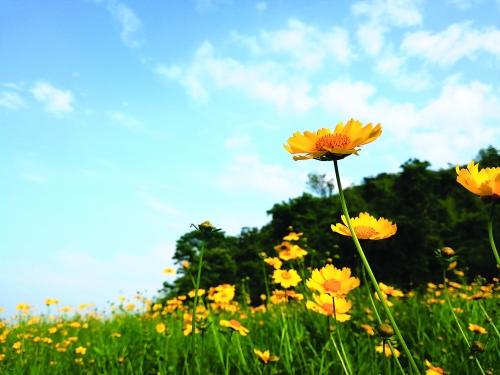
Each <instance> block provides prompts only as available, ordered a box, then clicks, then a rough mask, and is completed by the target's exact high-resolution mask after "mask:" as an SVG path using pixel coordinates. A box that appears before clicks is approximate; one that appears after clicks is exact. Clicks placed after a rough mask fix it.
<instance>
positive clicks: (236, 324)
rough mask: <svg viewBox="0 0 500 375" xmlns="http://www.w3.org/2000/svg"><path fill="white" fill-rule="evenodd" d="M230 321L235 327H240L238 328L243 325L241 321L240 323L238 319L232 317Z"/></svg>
mask: <svg viewBox="0 0 500 375" xmlns="http://www.w3.org/2000/svg"><path fill="white" fill-rule="evenodd" d="M229 323H230V324H231V325H232V326H233V327H238V328H239V327H241V323H240V322H238V321H237V320H234V319H231V320H230V321H229Z"/></svg>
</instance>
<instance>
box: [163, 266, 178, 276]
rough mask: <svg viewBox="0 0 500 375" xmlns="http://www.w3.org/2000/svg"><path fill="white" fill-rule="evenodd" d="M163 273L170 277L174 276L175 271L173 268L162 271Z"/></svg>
mask: <svg viewBox="0 0 500 375" xmlns="http://www.w3.org/2000/svg"><path fill="white" fill-rule="evenodd" d="M163 273H166V274H169V273H171V274H172V275H175V270H174V269H173V268H165V269H164V270H163Z"/></svg>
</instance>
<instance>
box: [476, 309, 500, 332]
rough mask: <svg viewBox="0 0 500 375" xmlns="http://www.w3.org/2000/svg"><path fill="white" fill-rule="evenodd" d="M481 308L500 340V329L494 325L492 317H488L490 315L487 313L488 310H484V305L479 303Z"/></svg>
mask: <svg viewBox="0 0 500 375" xmlns="http://www.w3.org/2000/svg"><path fill="white" fill-rule="evenodd" d="M479 307H480V308H481V310H482V311H483V314H484V315H485V316H486V319H488V322H489V323H490V324H491V326H492V327H493V329H494V330H495V332H496V334H497V336H498V338H500V332H498V329H497V327H496V326H495V324H493V321H492V320H491V318H490V316H489V315H488V313H487V312H486V310H485V309H484V307H483V305H482V304H481V303H479Z"/></svg>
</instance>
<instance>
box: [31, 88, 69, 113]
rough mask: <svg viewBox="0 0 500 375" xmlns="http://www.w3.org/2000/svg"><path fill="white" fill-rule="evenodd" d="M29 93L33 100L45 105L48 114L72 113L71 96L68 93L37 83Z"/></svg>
mask: <svg viewBox="0 0 500 375" xmlns="http://www.w3.org/2000/svg"><path fill="white" fill-rule="evenodd" d="M31 93H32V94H33V97H34V98H35V100H37V101H39V102H41V103H44V104H45V109H46V110H47V111H48V112H52V113H54V114H61V113H65V112H71V111H73V107H71V104H70V103H71V102H72V101H73V95H72V94H71V92H70V91H62V90H59V89H56V88H55V87H54V86H52V85H50V84H49V83H47V82H44V81H38V82H37V83H36V84H35V86H34V87H33V88H32V89H31Z"/></svg>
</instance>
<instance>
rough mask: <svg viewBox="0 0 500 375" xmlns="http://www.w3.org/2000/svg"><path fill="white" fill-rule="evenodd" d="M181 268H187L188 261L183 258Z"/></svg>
mask: <svg viewBox="0 0 500 375" xmlns="http://www.w3.org/2000/svg"><path fill="white" fill-rule="evenodd" d="M181 264H182V268H184V269H185V270H187V269H188V268H189V263H188V262H186V261H185V260H183V261H182V263H181Z"/></svg>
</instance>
